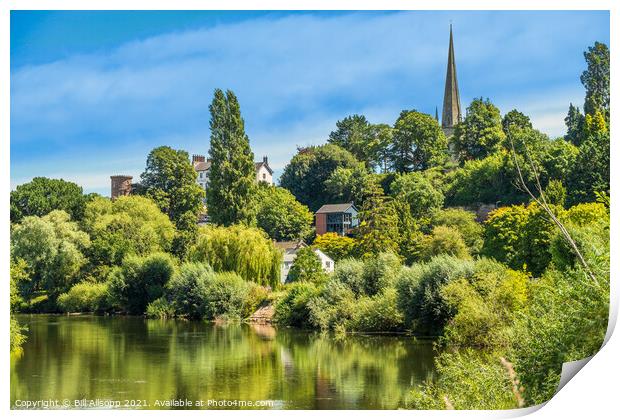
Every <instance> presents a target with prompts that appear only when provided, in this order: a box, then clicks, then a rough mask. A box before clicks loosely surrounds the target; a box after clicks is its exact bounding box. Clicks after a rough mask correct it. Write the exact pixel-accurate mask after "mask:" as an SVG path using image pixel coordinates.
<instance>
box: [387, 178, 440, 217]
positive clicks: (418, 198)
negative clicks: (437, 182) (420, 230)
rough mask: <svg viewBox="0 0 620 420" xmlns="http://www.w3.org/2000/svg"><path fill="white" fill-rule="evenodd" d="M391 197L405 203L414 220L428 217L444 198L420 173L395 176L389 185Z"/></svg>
mask: <svg viewBox="0 0 620 420" xmlns="http://www.w3.org/2000/svg"><path fill="white" fill-rule="evenodd" d="M390 190H391V193H392V196H393V197H394V198H397V199H398V200H401V201H403V202H406V203H407V204H408V205H409V210H410V212H411V214H412V215H413V217H414V218H416V219H420V218H424V217H428V215H429V214H430V212H431V211H432V210H434V209H439V208H441V206H442V205H443V202H444V196H443V194H442V192H441V191H439V190H438V189H436V188H435V186H434V185H433V184H432V183H431V181H430V180H429V179H428V178H427V177H426V176H425V174H424V173H421V172H410V173H407V174H404V175H397V176H396V179H395V180H394V181H393V182H392V184H391V185H390Z"/></svg>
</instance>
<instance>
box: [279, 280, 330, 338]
mask: <svg viewBox="0 0 620 420" xmlns="http://www.w3.org/2000/svg"><path fill="white" fill-rule="evenodd" d="M318 293H319V289H318V287H317V286H316V285H315V284H314V283H308V282H297V283H292V284H291V285H289V286H286V288H285V294H284V296H282V297H281V298H280V299H278V300H277V301H276V304H275V313H274V321H275V322H276V323H277V324H280V325H290V326H293V327H299V328H309V327H311V324H310V309H309V308H308V303H309V302H310V300H311V299H312V298H314V297H315V296H317V294H318Z"/></svg>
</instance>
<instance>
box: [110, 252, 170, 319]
mask: <svg viewBox="0 0 620 420" xmlns="http://www.w3.org/2000/svg"><path fill="white" fill-rule="evenodd" d="M175 270H176V262H175V260H174V258H173V257H172V256H171V255H169V254H165V253H162V252H158V253H155V254H151V255H149V256H147V257H137V256H129V257H127V258H125V260H123V264H122V266H121V267H117V268H115V269H114V270H113V271H112V272H111V273H110V276H109V282H110V297H111V302H112V303H113V304H114V305H116V306H119V307H120V308H121V309H123V310H125V311H127V312H129V313H131V314H143V313H144V311H145V310H146V307H147V305H148V304H149V303H150V302H152V301H154V300H155V299H158V298H159V297H161V296H162V295H163V294H164V288H165V285H166V283H167V282H168V281H169V280H170V279H171V278H172V276H173V274H174V272H175Z"/></svg>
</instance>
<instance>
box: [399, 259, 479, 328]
mask: <svg viewBox="0 0 620 420" xmlns="http://www.w3.org/2000/svg"><path fill="white" fill-rule="evenodd" d="M473 273H474V262H473V261H468V260H461V259H458V258H456V257H452V256H448V255H440V256H437V257H434V258H433V259H431V260H430V261H429V262H428V263H422V264H419V265H418V266H417V267H412V269H411V270H410V271H408V272H406V275H405V276H401V277H400V279H399V281H398V282H397V284H398V291H399V293H398V306H399V308H400V310H401V311H402V312H403V314H404V316H405V325H406V326H407V327H410V328H412V329H413V331H415V332H418V333H422V334H433V335H434V334H439V333H441V331H442V330H443V327H444V325H445V324H446V322H447V321H448V320H449V319H450V318H451V316H452V315H454V310H453V308H452V307H451V306H450V305H449V304H448V303H447V302H446V301H445V299H444V298H443V296H442V295H441V288H442V287H443V286H444V285H446V284H448V283H450V282H452V281H455V280H458V279H460V278H463V277H470V276H471V275H472V274H473ZM416 277H417V278H416ZM416 284H417V286H416V287H415V288H414V287H412V286H413V285H416Z"/></svg>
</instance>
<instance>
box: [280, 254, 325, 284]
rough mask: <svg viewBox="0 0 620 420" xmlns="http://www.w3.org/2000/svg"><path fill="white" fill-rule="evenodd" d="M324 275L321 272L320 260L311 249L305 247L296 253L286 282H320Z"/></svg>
mask: <svg viewBox="0 0 620 420" xmlns="http://www.w3.org/2000/svg"><path fill="white" fill-rule="evenodd" d="M325 277H326V274H325V272H324V271H323V265H322V263H321V259H320V258H319V257H318V256H317V255H316V254H315V253H314V251H313V250H312V248H310V247H305V248H302V249H300V250H299V251H298V252H297V256H296V257H295V260H294V261H293V266H292V267H291V270H290V271H289V272H288V280H289V281H291V282H295V281H314V282H321V281H323V280H324V279H325Z"/></svg>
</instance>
